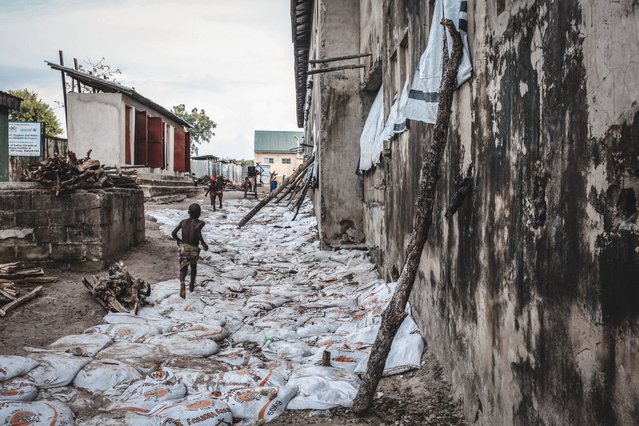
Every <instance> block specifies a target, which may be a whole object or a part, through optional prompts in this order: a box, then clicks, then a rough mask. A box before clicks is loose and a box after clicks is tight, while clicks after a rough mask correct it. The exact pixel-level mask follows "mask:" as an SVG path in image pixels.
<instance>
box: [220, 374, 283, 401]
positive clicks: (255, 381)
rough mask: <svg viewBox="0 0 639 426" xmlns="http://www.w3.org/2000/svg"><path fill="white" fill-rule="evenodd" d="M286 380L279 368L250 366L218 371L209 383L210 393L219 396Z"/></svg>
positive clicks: (278, 384)
mask: <svg viewBox="0 0 639 426" xmlns="http://www.w3.org/2000/svg"><path fill="white" fill-rule="evenodd" d="M286 380H287V375H286V373H285V372H284V371H282V370H280V369H278V370H273V369H260V368H251V369H243V370H235V371H227V372H224V373H222V372H220V373H218V375H217V378H216V379H215V381H214V382H212V383H211V385H212V386H211V393H212V395H214V396H221V395H225V394H228V393H232V392H236V391H241V390H245V389H252V388H257V387H280V386H284V385H285V384H286Z"/></svg>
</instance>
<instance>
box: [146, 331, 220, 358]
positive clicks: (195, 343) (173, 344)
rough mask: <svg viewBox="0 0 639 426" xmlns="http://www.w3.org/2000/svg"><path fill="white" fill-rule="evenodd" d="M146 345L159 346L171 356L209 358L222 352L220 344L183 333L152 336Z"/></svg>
mask: <svg viewBox="0 0 639 426" xmlns="http://www.w3.org/2000/svg"><path fill="white" fill-rule="evenodd" d="M145 343H146V344H147V345H153V346H157V347H159V348H161V349H162V350H163V351H165V352H167V353H168V354H169V355H189V356H196V357H198V356H201V357H207V356H211V355H213V354H216V353H218V352H219V351H220V347H219V346H218V344H217V343H215V341H213V340H211V339H207V338H197V337H193V336H190V335H188V334H183V333H175V334H170V335H166V334H161V335H158V336H152V337H150V338H148V339H147V340H146V342H145Z"/></svg>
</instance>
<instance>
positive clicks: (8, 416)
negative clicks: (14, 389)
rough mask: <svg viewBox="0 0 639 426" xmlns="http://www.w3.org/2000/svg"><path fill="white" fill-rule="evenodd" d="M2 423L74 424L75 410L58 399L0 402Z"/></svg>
mask: <svg viewBox="0 0 639 426" xmlns="http://www.w3.org/2000/svg"><path fill="white" fill-rule="evenodd" d="M0 424H3V425H12V426H14V425H15V426H18V425H20V426H22V425H29V426H73V424H74V423H73V412H72V411H71V409H70V408H69V407H68V406H67V405H66V404H63V403H61V402H58V401H33V402H0Z"/></svg>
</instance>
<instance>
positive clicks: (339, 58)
mask: <svg viewBox="0 0 639 426" xmlns="http://www.w3.org/2000/svg"><path fill="white" fill-rule="evenodd" d="M367 56H373V54H372V53H357V54H354V55H345V56H335V57H332V58H326V59H311V60H309V61H308V63H309V64H323V63H326V62H336V61H345V60H346V59H357V58H365V57H367Z"/></svg>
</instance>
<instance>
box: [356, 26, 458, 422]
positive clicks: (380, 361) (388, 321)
mask: <svg viewBox="0 0 639 426" xmlns="http://www.w3.org/2000/svg"><path fill="white" fill-rule="evenodd" d="M441 24H442V25H444V26H445V27H446V28H448V31H449V32H450V35H451V37H452V39H453V52H452V55H451V56H450V57H449V56H448V48H447V42H446V35H444V64H443V76H442V81H441V85H440V87H439V105H438V108H439V109H438V111H437V121H436V122H435V128H434V131H433V141H432V143H431V144H430V147H429V148H428V150H427V151H426V153H425V155H424V160H423V162H422V170H421V176H420V181H419V193H418V195H417V203H416V212H415V218H414V221H413V233H412V235H411V238H410V242H409V243H408V247H407V249H406V260H405V261H404V266H403V267H402V272H401V274H400V276H399V280H398V282H397V290H396V291H395V294H394V295H393V297H392V299H391V301H390V304H389V305H388V307H387V308H386V310H385V311H384V313H383V314H382V322H381V325H380V328H379V332H378V333H377V338H376V339H375V343H374V344H373V347H372V349H371V355H370V358H369V359H368V365H367V367H366V374H365V376H364V380H363V382H362V385H361V386H360V388H359V391H358V392H357V396H356V397H355V401H354V402H353V412H354V413H355V414H357V415H363V414H364V413H365V412H366V411H367V410H368V408H369V407H370V406H371V404H372V402H373V396H374V395H375V391H376V390H377V384H378V383H379V380H380V379H381V377H382V374H383V372H384V366H385V364H386V358H387V357H388V353H389V352H390V348H391V346H392V344H393V339H394V338H395V334H396V333H397V330H398V329H399V327H400V325H401V324H402V321H403V320H404V318H405V317H406V312H405V309H406V303H407V302H408V297H409V296H410V293H411V290H412V288H413V283H414V282H415V275H416V274H417V268H418V267H419V259H420V257H421V253H422V250H423V248H424V244H425V243H426V240H427V238H428V230H429V229H430V225H431V223H432V222H433V203H434V199H435V186H436V184H437V180H438V179H439V163H440V162H441V158H442V155H443V153H444V149H445V148H446V140H447V138H448V125H449V122H450V109H451V106H452V102H453V90H455V81H456V78H457V70H458V68H459V64H460V62H461V58H462V40H461V36H460V34H459V32H458V31H457V29H456V28H455V25H454V24H453V22H452V21H451V20H449V19H442V21H441Z"/></svg>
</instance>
